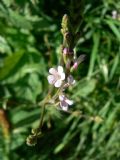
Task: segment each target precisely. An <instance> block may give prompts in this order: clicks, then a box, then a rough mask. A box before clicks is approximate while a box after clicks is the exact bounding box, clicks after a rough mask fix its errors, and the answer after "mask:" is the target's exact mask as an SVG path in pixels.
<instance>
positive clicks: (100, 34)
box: [0, 0, 120, 160]
mask: <svg viewBox="0 0 120 160" xmlns="http://www.w3.org/2000/svg"><path fill="white" fill-rule="evenodd" d="M113 11H117V12H118V15H117V17H116V18H113V17H112V12H113ZM71 12H72V13H73V17H71V21H72V22H74V19H76V20H77V21H76V22H74V23H73V25H74V24H75V23H77V22H79V21H81V20H82V24H81V26H80V29H79V32H80V37H79V40H78V43H77V44H76V48H75V49H76V52H77V55H78V56H79V55H81V54H85V55H86V60H85V61H84V62H83V63H82V64H81V65H80V66H79V68H78V70H77V71H76V72H75V73H74V77H75V79H76V80H77V84H76V85H75V87H73V88H70V89H69V91H68V93H69V95H70V96H69V97H70V99H73V100H74V105H73V106H72V107H70V110H71V111H72V113H71V114H69V113H64V112H62V111H59V110H58V109H57V108H56V107H54V106H53V107H52V106H50V107H47V109H46V113H45V117H44V125H43V135H42V136H41V137H40V138H39V139H38V144H37V145H36V146H34V147H29V146H27V145H26V138H27V136H28V135H29V134H30V132H31V129H32V128H35V127H37V125H38V122H39V119H40V112H41V107H39V106H38V105H37V104H38V102H40V101H41V100H42V99H43V98H44V97H45V96H46V94H47V92H48V82H47V75H48V69H49V68H50V67H52V66H56V65H57V64H58V60H59V56H60V55H59V54H60V45H61V43H62V35H61V33H60V29H61V19H62V16H63V15H64V14H65V13H67V14H68V15H71ZM81 14H82V15H83V17H81ZM72 18H73V19H72ZM79 113H81V114H79ZM63 159H64V160H120V1H119V0H99V1H98V0H84V3H81V1H80V0H73V1H70V0H66V1H65V0H60V1H56V0H1V1H0V160H63Z"/></svg>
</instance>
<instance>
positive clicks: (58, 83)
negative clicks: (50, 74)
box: [55, 79, 62, 88]
mask: <svg viewBox="0 0 120 160" xmlns="http://www.w3.org/2000/svg"><path fill="white" fill-rule="evenodd" d="M61 84H62V81H61V79H59V80H57V81H56V82H55V87H57V88H59V87H60V86H61Z"/></svg>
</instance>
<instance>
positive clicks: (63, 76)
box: [60, 72, 65, 80]
mask: <svg viewBox="0 0 120 160" xmlns="http://www.w3.org/2000/svg"><path fill="white" fill-rule="evenodd" d="M60 76H61V80H64V79H65V73H64V72H63V73H61V74H60Z"/></svg>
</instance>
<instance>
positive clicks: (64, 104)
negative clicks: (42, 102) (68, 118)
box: [60, 101, 68, 111]
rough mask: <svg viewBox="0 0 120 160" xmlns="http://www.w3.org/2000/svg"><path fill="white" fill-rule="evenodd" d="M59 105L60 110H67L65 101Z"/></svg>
mask: <svg viewBox="0 0 120 160" xmlns="http://www.w3.org/2000/svg"><path fill="white" fill-rule="evenodd" d="M60 107H61V108H62V110H64V111H67V110H68V104H67V103H66V102H65V101H61V102H60Z"/></svg>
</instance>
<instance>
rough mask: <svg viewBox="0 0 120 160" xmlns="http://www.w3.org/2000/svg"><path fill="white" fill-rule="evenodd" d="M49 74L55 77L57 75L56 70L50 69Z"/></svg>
mask: <svg viewBox="0 0 120 160" xmlns="http://www.w3.org/2000/svg"><path fill="white" fill-rule="evenodd" d="M49 73H51V74H53V75H56V74H57V70H56V69H55V68H50V69H49Z"/></svg>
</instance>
